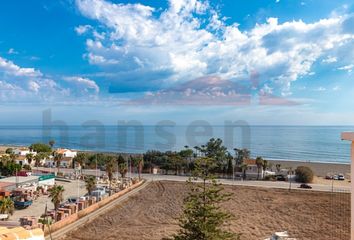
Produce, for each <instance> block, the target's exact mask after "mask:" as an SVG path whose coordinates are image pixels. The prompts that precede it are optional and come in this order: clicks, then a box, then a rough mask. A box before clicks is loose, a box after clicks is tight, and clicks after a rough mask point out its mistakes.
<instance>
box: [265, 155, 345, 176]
mask: <svg viewBox="0 0 354 240" xmlns="http://www.w3.org/2000/svg"><path fill="white" fill-rule="evenodd" d="M267 160H268V159H267ZM269 162H271V163H272V164H273V169H274V168H275V165H276V164H280V165H281V168H289V167H292V168H293V169H295V168H296V167H298V166H306V167H309V168H311V169H312V170H313V172H314V173H315V175H316V176H319V177H325V176H326V175H327V174H339V173H340V174H344V175H346V177H348V175H349V174H350V164H349V163H324V162H309V161H298V160H297V161H292V160H269Z"/></svg>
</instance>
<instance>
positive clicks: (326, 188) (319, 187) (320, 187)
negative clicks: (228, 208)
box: [39, 168, 350, 192]
mask: <svg viewBox="0 0 354 240" xmlns="http://www.w3.org/2000/svg"><path fill="white" fill-rule="evenodd" d="M39 169H40V170H45V171H52V172H53V171H54V169H53V168H51V169H50V168H39ZM60 171H61V172H64V173H72V172H73V169H69V168H62V169H60ZM83 174H86V175H97V176H101V175H102V174H105V172H104V171H101V170H97V171H96V170H95V169H84V170H83ZM128 176H129V173H128ZM131 176H132V177H136V176H137V174H131ZM142 177H143V178H145V179H147V180H151V181H180V182H181V181H182V182H184V181H186V180H188V177H187V176H176V175H159V174H142ZM219 181H220V183H222V184H227V185H236V186H250V187H264V188H279V189H289V187H290V183H289V182H281V181H278V182H273V181H255V180H253V181H249V180H247V181H242V180H232V179H219ZM329 183H330V182H329ZM310 185H311V187H312V189H311V190H312V191H323V192H332V191H333V190H334V191H341V192H350V186H338V185H334V186H333V189H332V185H331V184H327V185H325V184H310ZM299 187H300V184H299V183H291V188H292V189H300V188H299ZM301 190H304V191H310V190H309V189H301Z"/></svg>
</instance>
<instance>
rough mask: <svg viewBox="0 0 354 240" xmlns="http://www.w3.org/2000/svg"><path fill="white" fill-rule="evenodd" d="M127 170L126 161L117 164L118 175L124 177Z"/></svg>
mask: <svg viewBox="0 0 354 240" xmlns="http://www.w3.org/2000/svg"><path fill="white" fill-rule="evenodd" d="M127 172H128V166H127V164H126V163H121V164H119V173H120V175H121V176H122V178H124V177H125V175H126V174H127Z"/></svg>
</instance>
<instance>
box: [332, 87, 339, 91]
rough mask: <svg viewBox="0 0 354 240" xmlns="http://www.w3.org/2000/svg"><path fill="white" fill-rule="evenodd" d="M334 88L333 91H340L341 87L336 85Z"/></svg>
mask: <svg viewBox="0 0 354 240" xmlns="http://www.w3.org/2000/svg"><path fill="white" fill-rule="evenodd" d="M332 90H333V91H339V90H341V88H340V87H339V86H334V87H333V88H332Z"/></svg>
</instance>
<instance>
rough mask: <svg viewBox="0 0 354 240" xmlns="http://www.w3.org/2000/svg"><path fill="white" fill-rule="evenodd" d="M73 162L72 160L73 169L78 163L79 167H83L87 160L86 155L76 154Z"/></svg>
mask: <svg viewBox="0 0 354 240" xmlns="http://www.w3.org/2000/svg"><path fill="white" fill-rule="evenodd" d="M73 160H74V167H75V163H78V164H79V165H80V166H81V167H83V166H84V165H85V162H86V160H87V155H86V153H78V154H77V155H76V156H75V157H74V159H73Z"/></svg>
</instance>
